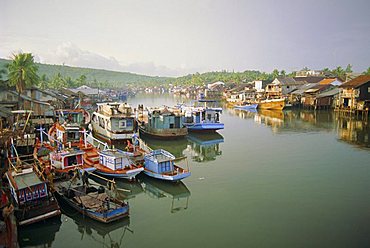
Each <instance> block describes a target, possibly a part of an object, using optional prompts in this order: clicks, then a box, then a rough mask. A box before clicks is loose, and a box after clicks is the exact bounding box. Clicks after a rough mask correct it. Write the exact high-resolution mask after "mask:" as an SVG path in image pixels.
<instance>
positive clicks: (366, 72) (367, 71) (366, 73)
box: [364, 67, 370, 75]
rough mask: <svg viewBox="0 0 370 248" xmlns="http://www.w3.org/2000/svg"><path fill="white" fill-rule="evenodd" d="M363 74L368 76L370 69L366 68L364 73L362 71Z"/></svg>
mask: <svg viewBox="0 0 370 248" xmlns="http://www.w3.org/2000/svg"><path fill="white" fill-rule="evenodd" d="M364 74H365V75H370V67H368V68H367V70H366V71H364Z"/></svg>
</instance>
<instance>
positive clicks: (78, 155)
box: [33, 142, 95, 177]
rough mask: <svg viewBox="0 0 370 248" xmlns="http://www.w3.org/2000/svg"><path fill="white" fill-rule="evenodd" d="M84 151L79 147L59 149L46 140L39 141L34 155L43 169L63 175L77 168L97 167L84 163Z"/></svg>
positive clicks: (88, 168)
mask: <svg viewBox="0 0 370 248" xmlns="http://www.w3.org/2000/svg"><path fill="white" fill-rule="evenodd" d="M84 153H85V152H84V151H82V150H80V149H78V148H63V146H62V148H61V149H58V148H55V147H53V146H51V145H50V144H49V143H46V142H37V143H36V145H35V149H34V153H33V156H34V158H35V160H36V161H37V162H38V165H39V166H40V169H41V170H47V171H53V172H54V174H55V175H57V176H58V177H59V176H63V175H65V174H67V173H68V172H69V171H74V170H76V169H79V170H86V171H90V172H91V171H94V170H95V168H94V167H93V166H91V165H89V164H86V163H84V160H83V155H84Z"/></svg>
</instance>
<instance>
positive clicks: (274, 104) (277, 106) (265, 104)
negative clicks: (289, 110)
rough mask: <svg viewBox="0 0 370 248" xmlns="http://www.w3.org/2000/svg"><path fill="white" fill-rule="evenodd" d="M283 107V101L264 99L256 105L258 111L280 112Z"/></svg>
mask: <svg viewBox="0 0 370 248" xmlns="http://www.w3.org/2000/svg"><path fill="white" fill-rule="evenodd" d="M284 107H285V99H284V98H279V99H266V100H261V101H260V102H259V103H258V109H271V110H282V109H283V108H284Z"/></svg>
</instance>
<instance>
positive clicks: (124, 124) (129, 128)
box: [92, 103, 136, 134]
mask: <svg viewBox="0 0 370 248" xmlns="http://www.w3.org/2000/svg"><path fill="white" fill-rule="evenodd" d="M97 105H98V111H97V112H94V113H93V116H92V122H93V125H94V126H96V127H99V128H100V129H106V130H107V131H108V132H112V133H117V134H119V133H127V132H133V131H134V130H135V123H136V122H135V114H134V111H133V109H132V107H131V106H130V105H128V104H126V103H98V104H97Z"/></svg>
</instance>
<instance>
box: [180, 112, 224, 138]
mask: <svg viewBox="0 0 370 248" xmlns="http://www.w3.org/2000/svg"><path fill="white" fill-rule="evenodd" d="M181 109H182V111H183V113H184V117H183V118H184V121H183V123H184V126H186V127H187V128H188V131H190V132H215V131H217V130H220V129H224V124H223V123H221V122H220V115H221V113H222V108H211V107H184V106H182V107H181Z"/></svg>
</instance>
